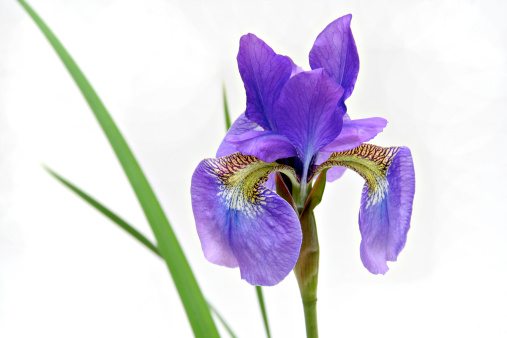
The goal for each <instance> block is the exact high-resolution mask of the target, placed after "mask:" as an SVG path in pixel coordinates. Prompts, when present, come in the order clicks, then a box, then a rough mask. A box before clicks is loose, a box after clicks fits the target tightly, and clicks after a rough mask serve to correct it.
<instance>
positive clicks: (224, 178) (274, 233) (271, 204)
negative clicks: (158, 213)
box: [191, 153, 302, 285]
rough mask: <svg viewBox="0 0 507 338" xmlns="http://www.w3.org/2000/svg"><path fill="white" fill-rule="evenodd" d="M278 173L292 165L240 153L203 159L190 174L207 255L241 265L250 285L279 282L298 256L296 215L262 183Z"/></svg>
mask: <svg viewBox="0 0 507 338" xmlns="http://www.w3.org/2000/svg"><path fill="white" fill-rule="evenodd" d="M274 171H282V172H284V173H286V174H288V175H293V174H294V172H293V170H292V168H290V167H287V166H284V165H279V164H277V163H274V164H273V163H264V162H262V161H259V160H257V159H256V158H255V157H253V156H244V155H241V154H240V153H236V154H233V155H230V156H226V157H222V158H217V159H206V160H203V161H202V162H201V163H200V164H199V165H198V167H197V169H196V170H195V172H194V174H193V176H192V187H191V194H192V208H193V211H194V217H195V221H196V226H197V233H198V235H199V238H200V240H201V246H202V249H203V252H204V256H205V257H206V259H208V260H209V261H210V262H212V263H215V264H218V265H223V266H227V267H238V266H239V268H240V271H241V278H242V279H245V280H246V281H247V282H248V283H250V284H252V285H275V284H277V283H279V282H280V281H282V280H283V279H284V278H285V277H286V276H287V275H288V274H289V273H290V272H291V271H292V268H293V267H294V265H295V264H296V261H297V259H298V257H299V250H300V247H301V241H302V234H301V225H300V223H299V219H298V216H297V215H296V213H295V212H294V210H293V209H292V207H291V206H290V205H289V204H288V203H287V202H286V201H285V200H284V199H282V198H281V197H280V196H278V195H277V194H276V193H274V192H273V191H271V190H269V189H267V188H266V187H264V186H263V184H262V183H263V182H264V181H265V180H266V179H267V176H268V175H269V174H270V173H271V172H274Z"/></svg>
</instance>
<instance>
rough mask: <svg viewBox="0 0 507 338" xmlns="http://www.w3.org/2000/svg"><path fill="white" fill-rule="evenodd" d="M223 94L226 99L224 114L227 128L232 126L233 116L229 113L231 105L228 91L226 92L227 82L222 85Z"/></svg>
mask: <svg viewBox="0 0 507 338" xmlns="http://www.w3.org/2000/svg"><path fill="white" fill-rule="evenodd" d="M222 96H223V100H224V116H225V130H229V128H230V127H231V116H230V115H229V105H228V104H227V93H226V92H225V84H224V85H223V86H222Z"/></svg>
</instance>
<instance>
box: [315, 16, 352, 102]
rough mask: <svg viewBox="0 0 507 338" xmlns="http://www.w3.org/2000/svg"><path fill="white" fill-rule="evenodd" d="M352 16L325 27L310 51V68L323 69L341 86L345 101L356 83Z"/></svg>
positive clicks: (344, 17)
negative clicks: (351, 25) (351, 26)
mask: <svg viewBox="0 0 507 338" xmlns="http://www.w3.org/2000/svg"><path fill="white" fill-rule="evenodd" d="M351 19H352V15H351V14H348V15H345V16H342V17H341V18H338V19H336V20H335V21H333V22H331V23H330V24H329V25H327V27H326V28H324V30H323V31H322V32H321V33H320V34H319V36H318V37H317V39H316V40H315V43H314V45H313V47H312V50H311V51H310V67H311V68H312V69H318V68H324V70H325V72H326V75H327V76H329V77H331V78H332V79H334V80H335V81H336V82H337V83H338V84H339V85H341V86H342V87H343V88H344V90H345V93H344V94H343V99H342V100H343V101H345V100H346V99H347V98H348V97H349V96H350V94H352V91H353V90H354V85H355V83H356V79H357V74H358V72H359V56H358V54H357V48H356V43H355V41H354V37H353V36H352V31H351V30H350V20H351Z"/></svg>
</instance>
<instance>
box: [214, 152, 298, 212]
mask: <svg viewBox="0 0 507 338" xmlns="http://www.w3.org/2000/svg"><path fill="white" fill-rule="evenodd" d="M205 165H206V171H207V172H208V173H209V174H210V175H212V176H213V177H215V178H216V180H217V183H218V187H219V191H218V192H217V198H221V199H222V203H223V204H224V205H225V206H226V207H227V208H228V209H231V210H238V211H241V212H244V213H245V214H247V215H250V216H255V215H256V214H258V213H259V212H260V211H261V209H262V206H263V205H266V203H267V202H266V194H267V193H268V192H269V191H270V190H269V189H268V188H266V187H264V186H263V185H262V183H264V182H266V180H267V179H268V175H269V174H271V173H272V172H275V171H281V172H284V173H285V174H288V175H294V176H295V173H294V170H293V169H292V168H291V167H289V166H286V165H281V164H278V163H276V162H273V163H266V162H263V161H261V160H259V159H258V158H256V157H254V156H249V155H242V154H241V153H234V154H232V155H229V156H224V157H220V158H216V159H210V160H208V161H206V162H205Z"/></svg>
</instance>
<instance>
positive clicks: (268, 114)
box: [237, 34, 293, 130]
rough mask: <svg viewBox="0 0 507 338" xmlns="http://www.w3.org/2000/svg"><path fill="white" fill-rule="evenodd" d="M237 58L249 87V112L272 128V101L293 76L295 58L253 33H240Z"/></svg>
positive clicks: (257, 121) (253, 117) (255, 118)
mask: <svg viewBox="0 0 507 338" xmlns="http://www.w3.org/2000/svg"><path fill="white" fill-rule="evenodd" d="M237 59H238V68H239V72H240V74H241V78H242V79H243V83H244V84H245V90H246V111H245V114H246V116H247V117H248V119H249V120H251V121H253V122H255V123H257V124H259V125H260V126H261V127H263V128H264V129H266V130H273V125H272V118H273V117H272V116H273V105H274V103H275V101H276V100H277V99H278V97H279V96H280V91H281V90H282V87H283V86H284V84H285V83H286V82H287V80H288V79H289V78H290V76H291V73H292V65H293V62H292V60H291V59H290V58H288V57H286V56H283V55H278V54H276V53H275V52H274V51H273V49H271V47H269V46H268V45H267V44H266V43H265V42H264V41H262V40H261V39H259V38H258V37H256V36H255V35H254V34H247V35H244V36H242V37H241V40H240V44H239V52H238V58H237Z"/></svg>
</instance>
